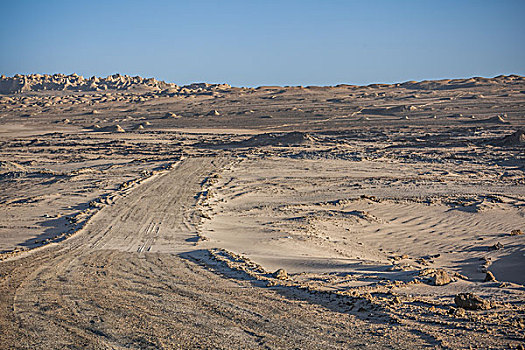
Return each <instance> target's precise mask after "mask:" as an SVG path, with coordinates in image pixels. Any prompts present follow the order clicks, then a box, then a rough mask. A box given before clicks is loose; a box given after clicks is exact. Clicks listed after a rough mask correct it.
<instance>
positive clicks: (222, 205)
mask: <svg viewBox="0 0 525 350" xmlns="http://www.w3.org/2000/svg"><path fill="white" fill-rule="evenodd" d="M524 130H525V78H524V77H521V76H517V75H510V76H498V77H494V78H479V77H476V78H466V79H452V80H437V81H421V82H415V81H411V82H404V83H399V84H373V85H368V86H354V85H344V84H343V85H337V86H331V87H320V86H307V87H302V86H287V87H280V86H262V87H257V88H239V87H231V86H229V85H227V84H204V83H198V84H191V85H187V86H177V85H175V84H170V83H165V82H162V81H157V80H155V79H144V78H141V77H129V76H125V75H119V74H116V75H113V76H109V77H106V78H97V77H92V78H84V77H81V76H78V75H76V74H73V75H61V74H55V75H38V74H33V75H16V76H14V77H5V76H2V77H1V79H0V252H1V255H0V348H3V349H80V348H82V349H159V348H163V349H174V348H180V349H409V348H417V349H419V348H436V349H471V348H479V349H488V348H493V349H509V348H510V349H523V346H524V342H525V234H524V231H525V133H524Z"/></svg>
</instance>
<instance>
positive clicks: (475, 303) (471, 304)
mask: <svg viewBox="0 0 525 350" xmlns="http://www.w3.org/2000/svg"><path fill="white" fill-rule="evenodd" d="M454 303H455V304H456V305H457V306H458V307H460V308H462V309H467V310H486V309H490V307H491V304H490V302H489V301H487V300H484V299H482V298H480V297H479V296H477V295H475V294H472V293H459V294H457V295H456V296H455V297H454Z"/></svg>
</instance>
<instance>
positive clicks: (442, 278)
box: [432, 269, 452, 286]
mask: <svg viewBox="0 0 525 350" xmlns="http://www.w3.org/2000/svg"><path fill="white" fill-rule="evenodd" d="M450 282H452V279H451V278H450V276H449V274H448V273H447V271H445V270H442V269H439V270H436V273H434V275H433V276H432V284H433V285H435V286H444V285H445V284H449V283H450Z"/></svg>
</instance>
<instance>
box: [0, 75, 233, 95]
mask: <svg viewBox="0 0 525 350" xmlns="http://www.w3.org/2000/svg"><path fill="white" fill-rule="evenodd" d="M228 88H230V86H229V85H228V84H206V83H194V84H191V85H187V86H182V87H179V86H177V85H176V84H172V83H166V82H164V81H159V80H156V79H154V78H142V77H139V76H135V77H130V76H128V75H120V74H113V75H110V76H108V77H106V78H98V77H91V78H84V77H82V76H80V75H77V74H71V75H65V74H53V75H49V74H29V75H21V74H16V75H15V76H13V77H6V76H4V75H2V76H0V94H16V93H22V92H28V91H45V90H52V91H105V90H139V91H144V90H146V91H157V92H162V93H183V94H184V93H208V94H211V93H212V92H213V90H217V89H228Z"/></svg>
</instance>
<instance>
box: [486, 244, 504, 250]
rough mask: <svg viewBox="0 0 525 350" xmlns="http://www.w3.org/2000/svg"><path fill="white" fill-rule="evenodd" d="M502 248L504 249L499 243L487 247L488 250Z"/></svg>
mask: <svg viewBox="0 0 525 350" xmlns="http://www.w3.org/2000/svg"><path fill="white" fill-rule="evenodd" d="M503 248H504V246H503V244H501V243H500V242H498V243H496V244H494V245H491V246H490V247H489V250H500V249H503Z"/></svg>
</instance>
